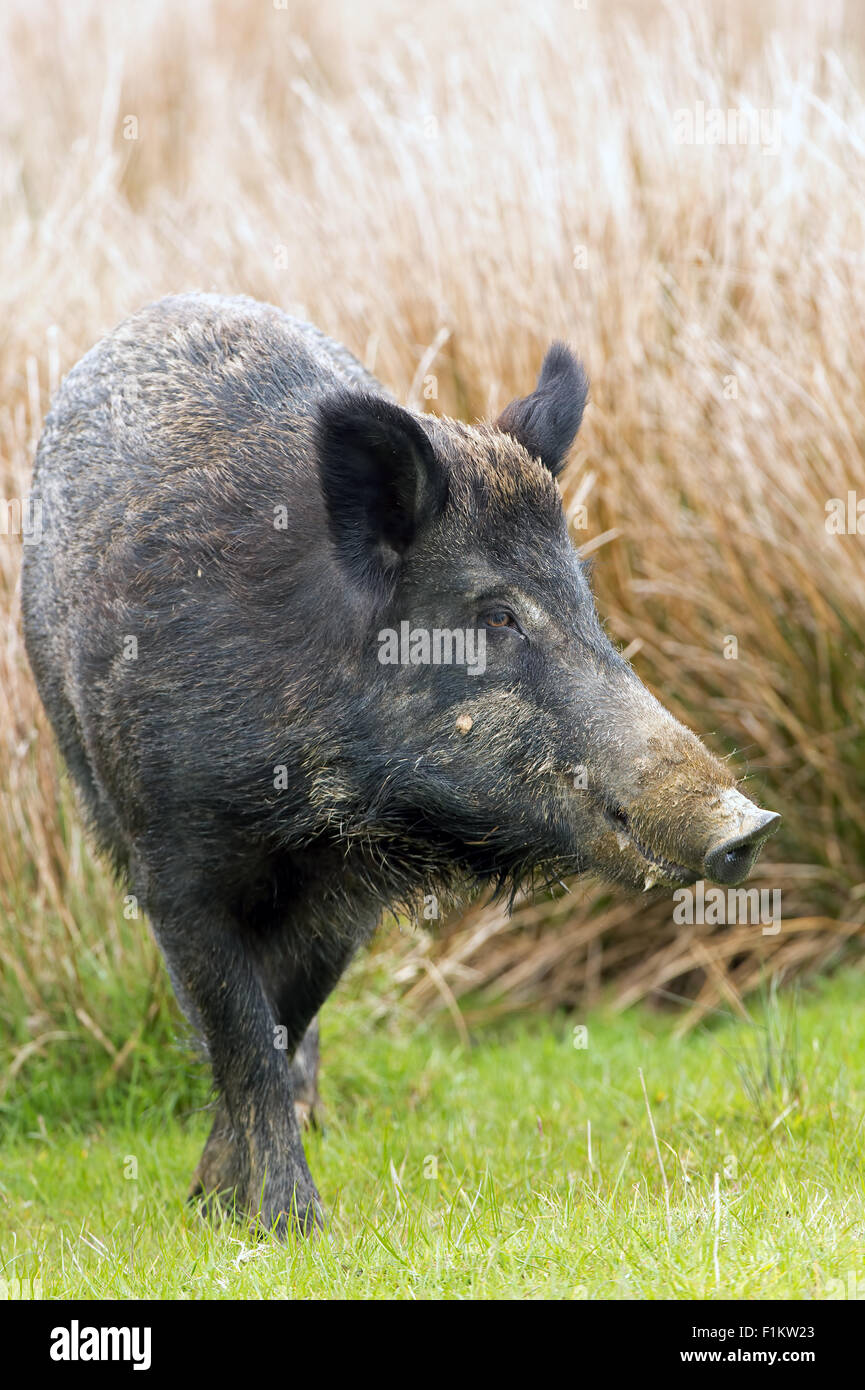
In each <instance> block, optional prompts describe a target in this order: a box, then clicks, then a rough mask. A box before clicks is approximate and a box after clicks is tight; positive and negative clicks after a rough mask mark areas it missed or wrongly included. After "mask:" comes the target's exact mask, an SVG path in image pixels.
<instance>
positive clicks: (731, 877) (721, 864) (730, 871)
mask: <svg viewBox="0 0 865 1390" xmlns="http://www.w3.org/2000/svg"><path fill="white" fill-rule="evenodd" d="M753 811H754V816H753V822H752V824H751V825H749V826H748V829H747V830H745V832H744V833H740V834H738V835H734V836H733V837H732V839H728V840H724V841H722V843H721V844H720V845H716V847H715V848H714V849H712V850H710V851H709V853H708V854H707V855H706V858H705V860H704V861H703V872H704V874H705V876H706V878H711V879H713V880H714V881H715V883H725V884H736V883H741V882H742V880H743V879H745V878H747V877H748V874H749V873H750V872H751V868H752V866H753V863H754V860H755V859H756V858H757V855H758V854H759V853H760V850H761V849H762V847H763V842H764V841H765V840H766V839H768V837H769V836H770V835H771V834H772V833H773V832H774V831H775V830H777V829H778V826H779V825H780V824H781V817H780V816H779V815H778V814H777V812H776V811H761V810H759V808H758V807H756V806H754V807H753Z"/></svg>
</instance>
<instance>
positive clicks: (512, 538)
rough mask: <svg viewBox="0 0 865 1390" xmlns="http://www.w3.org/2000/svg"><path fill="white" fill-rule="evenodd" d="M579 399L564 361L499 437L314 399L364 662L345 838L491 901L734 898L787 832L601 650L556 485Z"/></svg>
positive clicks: (368, 406)
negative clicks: (566, 881) (539, 889)
mask: <svg viewBox="0 0 865 1390" xmlns="http://www.w3.org/2000/svg"><path fill="white" fill-rule="evenodd" d="M587 390H588V383H587V380H586V377H585V374H584V372H583V369H582V367H581V365H580V363H579V362H578V361H577V359H576V358H575V357H574V356H573V355H572V353H571V352H570V351H569V349H568V348H567V347H565V346H564V345H563V344H554V345H553V346H552V347H551V348H550V350H549V352H548V353H547V356H546V358H545V360H544V363H543V367H542V370H541V373H540V377H539V379H538V382H537V386H536V388H535V390H534V392H533V393H532V394H531V395H529V396H527V397H525V398H523V399H521V400H516V401H514V402H512V403H511V404H510V405H509V406H508V407H507V408H506V410H505V411H504V412H503V413H502V415H501V416H500V417H499V419H498V420H497V421H496V423H495V424H494V425H492V426H489V425H481V426H469V425H465V424H461V423H459V422H456V421H453V420H447V419H439V418H435V417H432V416H427V415H425V416H418V415H415V414H412V413H411V412H409V411H406V410H403V409H401V408H400V407H399V406H397V405H394V404H392V403H391V402H390V401H388V400H386V399H383V398H381V397H378V396H375V395H364V394H359V393H357V392H346V393H344V394H341V395H337V396H333V397H330V398H329V399H328V400H327V401H326V402H325V403H324V405H323V407H322V409H321V413H320V417H319V425H318V439H317V457H318V466H319V473H320V479H321V483H322V491H323V495H324V499H325V504H326V508H327V515H328V524H329V529H330V536H331V539H332V542H333V545H334V547H335V551H336V555H337V558H338V562H339V564H340V566H341V573H342V579H343V583H344V585H345V587H346V589H347V592H348V594H349V600H350V607H351V612H352V615H353V616H352V628H353V637H352V643H353V650H354V652H355V656H356V657H357V656H358V653H362V655H361V656H360V657H358V659H357V660H356V662H355V666H354V668H353V679H354V682H355V687H354V688H355V693H354V695H353V696H352V697H347V701H348V704H349V705H350V706H351V719H350V720H346V724H345V728H344V730H343V736H342V739H341V745H340V746H341V748H342V750H343V753H342V756H343V758H344V760H345V764H346V768H347V769H349V773H348V775H349V778H350V780H352V781H353V785H354V787H355V800H356V811H355V817H356V823H357V825H359V826H361V827H362V828H363V829H364V830H365V831H366V832H367V833H368V834H369V835H370V836H372V835H374V834H376V833H378V834H379V835H380V836H381V837H382V838H383V840H384V841H385V842H387V843H388V848H387V851H386V852H387V853H388V854H389V855H390V856H391V857H392V858H393V857H394V856H396V857H398V856H399V853H400V846H401V847H402V850H401V852H402V853H403V854H404V856H405V857H406V858H407V859H411V858H412V857H414V858H415V859H416V860H417V863H418V864H419V865H421V866H424V867H427V868H435V867H436V866H438V867H440V868H441V869H442V870H444V869H445V868H446V866H448V865H453V866H455V867H458V868H459V869H460V870H461V871H463V872H465V873H467V874H468V875H470V876H471V877H473V878H475V879H480V880H486V881H490V880H491V881H494V882H497V883H498V884H499V885H500V886H504V885H510V886H511V887H514V886H515V885H517V884H518V883H520V882H523V881H525V880H526V879H530V878H533V877H536V876H537V875H539V874H540V875H541V876H542V877H545V878H547V879H551V878H553V877H559V876H561V875H563V874H567V873H575V872H582V871H586V870H594V871H596V872H598V873H599V874H601V875H602V876H603V877H605V878H608V879H611V880H619V881H621V882H623V883H625V884H627V885H630V886H632V887H635V888H640V889H642V888H647V887H652V886H653V885H655V884H661V885H676V884H683V883H690V882H694V881H695V880H696V879H698V878H702V877H706V878H709V879H713V880H715V881H717V882H719V883H722V884H735V883H739V882H741V880H742V879H743V878H745V876H746V875H747V874H748V872H749V870H750V869H751V867H752V865H753V863H754V860H755V858H756V856H757V854H758V852H759V850H760V848H761V846H762V844H763V842H764V840H765V839H766V837H767V836H768V835H769V834H771V833H772V831H773V830H774V829H775V828H776V826H777V824H778V821H779V817H778V816H777V815H775V814H774V813H772V812H769V811H765V810H761V809H759V808H758V807H757V806H756V805H754V804H753V803H752V802H751V801H750V800H748V799H747V798H746V797H745V796H743V795H742V794H741V793H740V792H739V791H737V790H736V788H735V785H734V779H733V777H732V776H731V774H730V772H729V770H728V768H727V767H726V766H725V765H724V763H722V762H719V761H718V759H717V758H715V757H714V756H713V755H712V754H711V753H710V752H709V751H708V750H707V749H706V748H705V747H704V745H703V744H702V743H701V742H700V740H699V739H698V738H697V737H696V736H695V735H694V734H693V733H692V732H691V731H690V730H689V729H687V728H685V727H684V726H683V725H682V724H681V723H679V722H678V721H677V720H676V719H675V718H674V717H673V716H672V715H671V714H670V713H669V712H668V711H667V710H666V709H665V708H664V707H663V705H661V704H659V702H658V701H657V700H656V699H655V698H654V696H653V695H651V694H650V692H649V691H648V690H647V689H646V687H645V686H644V685H643V684H642V683H641V681H640V680H639V679H638V677H637V676H636V674H635V673H634V671H633V670H632V668H631V667H630V665H629V664H628V662H627V661H625V660H624V659H623V658H622V656H621V655H620V654H619V653H618V652H617V651H616V650H615V648H614V647H613V646H612V644H611V643H610V641H609V640H608V638H607V636H606V633H605V632H604V630H603V628H602V626H601V624H600V622H599V620H598V616H597V613H596V610H595V604H594V601H593V597H592V592H591V588H590V585H589V580H588V576H587V569H586V565H585V564H584V563H583V562H582V561H581V560H580V557H579V555H578V554H577V552H576V550H575V549H574V546H573V545H572V543H571V540H570V537H569V534H568V528H567V524H566V521H565V517H564V515H563V510H562V500H561V494H560V492H559V488H558V485H557V483H556V477H557V475H558V474H559V472H560V471H561V469H562V467H563V465H564V463H565V461H566V458H567V455H568V451H569V450H570V448H571V445H572V444H573V441H574V439H575V437H576V434H577V431H578V429H579V426H580V421H581V418H582V414H583V409H584V406H585V403H586V398H587ZM437 633H438V634H446V637H445V638H442V637H441V636H440V637H439V639H438V640H437V639H436V634H437ZM455 633H457V634H462V635H463V641H464V647H463V649H462V660H460V659H459V658H460V655H461V651H460V648H459V643H458V642H457V643H456V645H454V636H453V635H454V634H455ZM424 634H426V636H425V635H424ZM448 652H449V653H450V657H451V659H450V660H448ZM437 657H438V660H437V659H436V658H437ZM454 658H457V659H456V660H454ZM349 726H350V727H349ZM383 852H384V851H383Z"/></svg>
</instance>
